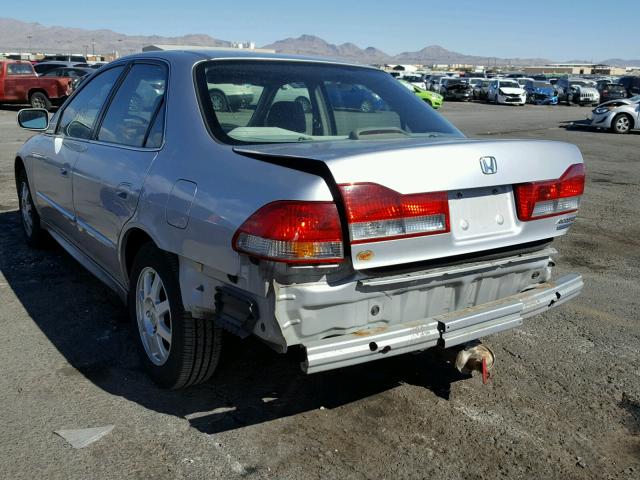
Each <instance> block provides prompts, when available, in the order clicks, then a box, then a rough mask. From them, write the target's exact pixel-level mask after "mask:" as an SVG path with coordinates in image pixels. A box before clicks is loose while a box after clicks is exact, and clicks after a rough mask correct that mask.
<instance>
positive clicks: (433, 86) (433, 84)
mask: <svg viewBox="0 0 640 480" xmlns="http://www.w3.org/2000/svg"><path fill="white" fill-rule="evenodd" d="M443 78H449V77H447V76H446V75H431V77H429V83H428V85H427V87H428V89H429V90H431V91H432V92H436V93H438V90H439V89H440V81H441V80H442V79H443Z"/></svg>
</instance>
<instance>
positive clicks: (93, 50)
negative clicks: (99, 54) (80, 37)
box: [91, 38, 96, 56]
mask: <svg viewBox="0 0 640 480" xmlns="http://www.w3.org/2000/svg"><path fill="white" fill-rule="evenodd" d="M91 54H92V55H93V56H95V55H96V41H95V39H93V38H92V39H91Z"/></svg>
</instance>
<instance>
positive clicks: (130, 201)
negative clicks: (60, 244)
mask: <svg viewBox="0 0 640 480" xmlns="http://www.w3.org/2000/svg"><path fill="white" fill-rule="evenodd" d="M167 72H168V70H167V67H166V65H165V64H164V63H154V62H137V63H134V64H132V65H131V67H130V69H129V71H128V72H126V76H125V77H124V79H123V80H122V82H121V84H120V86H119V87H118V89H117V91H116V92H115V94H114V95H112V98H111V99H110V101H109V103H108V106H107V108H106V111H105V112H104V113H103V116H102V120H101V122H100V125H99V126H98V127H97V128H96V131H95V133H94V137H93V141H92V142H91V143H89V144H88V145H87V148H86V149H85V150H84V151H83V152H82V154H81V155H80V157H79V159H78V161H77V163H76V167H75V168H74V171H73V192H74V208H75V212H76V217H77V223H78V235H79V238H78V240H79V243H80V245H81V246H82V248H83V250H84V251H85V252H86V253H88V254H89V255H90V256H91V257H92V258H93V259H94V260H95V261H97V262H98V263H99V264H100V265H101V266H102V267H103V268H104V269H105V270H107V271H108V272H109V273H111V274H112V275H113V276H114V277H116V278H118V279H121V278H120V274H121V273H122V272H121V270H120V269H119V263H118V250H117V245H118V239H119V235H120V232H121V230H122V228H123V226H124V224H125V222H126V221H127V220H129V219H130V218H131V216H132V215H133V213H134V212H135V209H136V208H137V205H138V199H139V197H140V192H141V190H142V187H143V184H144V180H145V178H146V173H147V171H148V170H149V167H150V166H151V163H152V162H153V160H154V158H155V157H156V155H157V153H158V150H159V148H160V146H161V139H162V129H163V126H164V111H165V107H164V103H165V102H164V99H165V90H166V86H167ZM158 132H160V134H159V135H158ZM121 280H122V279H121Z"/></svg>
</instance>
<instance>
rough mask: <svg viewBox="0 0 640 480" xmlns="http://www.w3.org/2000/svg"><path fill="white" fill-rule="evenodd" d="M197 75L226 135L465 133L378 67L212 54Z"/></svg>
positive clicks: (207, 108) (262, 139)
mask: <svg viewBox="0 0 640 480" xmlns="http://www.w3.org/2000/svg"><path fill="white" fill-rule="evenodd" d="M196 82H197V85H198V93H199V97H200V102H201V104H202V108H203V112H204V115H205V119H206V121H207V122H208V124H209V127H210V129H211V131H212V132H213V134H214V135H215V136H216V138H218V139H219V140H220V141H223V142H225V143H231V144H242V143H266V142H269V143H288V142H317V141H327V140H347V141H348V140H359V139H362V138H367V139H376V138H389V137H397V138H408V137H438V136H450V137H462V136H463V135H462V134H461V133H460V132H459V131H458V130H457V129H456V128H455V127H454V126H453V125H451V124H450V123H449V122H448V121H447V120H445V119H444V118H443V117H442V116H440V114H438V113H436V112H435V111H433V109H431V108H429V107H428V106H427V105H426V104H425V103H424V102H423V101H421V100H420V99H419V98H417V97H416V96H415V95H413V94H412V93H411V92H410V91H408V89H407V88H406V87H404V86H403V85H401V84H400V83H399V82H398V81H397V80H395V79H394V78H393V77H391V76H389V75H387V74H386V73H384V72H383V71H381V70H376V69H371V68H364V67H354V66H347V65H333V64H324V63H306V62H304V63H303V62H286V61H261V60H258V61H256V60H245V61H242V60H229V61H210V62H206V63H202V64H200V65H199V66H198V68H197V69H196Z"/></svg>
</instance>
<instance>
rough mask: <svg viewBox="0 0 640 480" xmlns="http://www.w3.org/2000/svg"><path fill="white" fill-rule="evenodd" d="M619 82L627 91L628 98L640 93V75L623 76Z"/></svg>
mask: <svg viewBox="0 0 640 480" xmlns="http://www.w3.org/2000/svg"><path fill="white" fill-rule="evenodd" d="M618 83H619V84H620V85H622V86H624V89H625V90H626V91H627V98H631V97H635V96H636V95H640V77H633V76H629V77H622V78H621V79H620V80H618Z"/></svg>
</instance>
